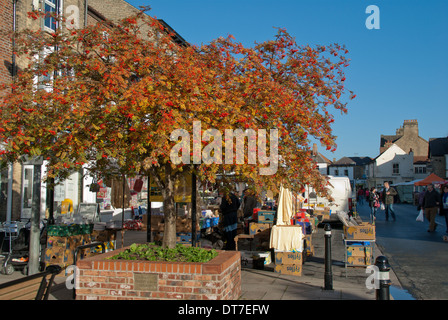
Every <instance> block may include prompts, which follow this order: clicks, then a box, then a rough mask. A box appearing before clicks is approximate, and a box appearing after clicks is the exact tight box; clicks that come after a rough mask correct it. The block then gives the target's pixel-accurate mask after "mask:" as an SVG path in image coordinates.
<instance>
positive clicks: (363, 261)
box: [347, 256, 371, 266]
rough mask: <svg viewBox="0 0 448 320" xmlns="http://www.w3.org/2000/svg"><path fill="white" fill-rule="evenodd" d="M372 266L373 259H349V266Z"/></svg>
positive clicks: (354, 257)
mask: <svg viewBox="0 0 448 320" xmlns="http://www.w3.org/2000/svg"><path fill="white" fill-rule="evenodd" d="M370 264H371V259H370V258H367V257H364V256H359V257H357V256H353V257H347V265H348V266H367V265H370Z"/></svg>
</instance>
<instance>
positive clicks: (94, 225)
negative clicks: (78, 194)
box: [44, 203, 121, 268]
mask: <svg viewBox="0 0 448 320" xmlns="http://www.w3.org/2000/svg"><path fill="white" fill-rule="evenodd" d="M98 213H99V207H98V204H96V203H82V204H80V205H79V206H78V211H77V213H76V214H74V215H72V216H70V215H65V216H63V217H59V219H57V223H56V224H52V225H48V226H47V228H46V231H47V240H46V249H45V255H44V262H45V265H47V266H48V265H59V266H61V267H63V268H65V267H67V266H69V265H72V264H73V263H74V258H75V257H74V255H75V250H76V248H77V247H79V246H83V245H87V244H91V243H93V242H101V243H103V244H104V245H105V248H106V251H110V250H114V249H115V248H116V233H117V229H116V228H114V226H113V225H111V224H109V225H107V224H106V223H101V222H100V221H99V215H98ZM120 229H121V228H120ZM99 252H100V248H90V249H85V250H84V251H83V252H82V253H81V254H82V256H83V257H85V256H88V255H90V254H94V253H99Z"/></svg>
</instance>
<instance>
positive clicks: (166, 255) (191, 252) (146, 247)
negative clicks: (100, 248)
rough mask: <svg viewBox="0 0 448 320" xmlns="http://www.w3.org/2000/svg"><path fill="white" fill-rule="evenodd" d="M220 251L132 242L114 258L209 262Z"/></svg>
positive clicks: (178, 245)
mask: <svg viewBox="0 0 448 320" xmlns="http://www.w3.org/2000/svg"><path fill="white" fill-rule="evenodd" d="M217 255H218V252H217V251H216V250H214V249H211V250H207V249H202V248H195V247H185V246H183V245H181V244H177V245H176V247H175V248H173V249H169V248H163V247H160V246H157V245H155V244H154V243H148V244H136V243H134V244H132V245H131V246H130V247H129V248H128V249H126V250H124V251H122V252H120V253H118V254H117V255H115V256H112V257H110V258H108V259H112V260H119V259H122V260H148V261H171V262H208V261H210V260H212V259H213V258H215V257H216V256H217Z"/></svg>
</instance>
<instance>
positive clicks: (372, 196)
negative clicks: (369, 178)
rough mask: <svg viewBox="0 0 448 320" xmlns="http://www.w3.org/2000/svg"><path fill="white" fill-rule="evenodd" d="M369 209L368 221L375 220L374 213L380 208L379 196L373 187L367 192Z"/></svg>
mask: <svg viewBox="0 0 448 320" xmlns="http://www.w3.org/2000/svg"><path fill="white" fill-rule="evenodd" d="M369 207H370V221H371V222H374V221H375V220H376V211H377V210H378V208H379V207H380V195H379V194H378V192H377V191H376V188H375V187H372V188H371V189H370V192H369Z"/></svg>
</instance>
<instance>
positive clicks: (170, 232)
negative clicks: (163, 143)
mask: <svg viewBox="0 0 448 320" xmlns="http://www.w3.org/2000/svg"><path fill="white" fill-rule="evenodd" d="M164 184H165V187H164V188H163V189H162V196H163V214H164V216H165V230H164V232H163V242H162V245H163V246H164V247H167V248H174V247H175V246H176V215H177V214H176V210H175V203H174V176H173V174H172V169H171V166H170V165H169V164H167V165H166V166H165V181H164Z"/></svg>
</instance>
